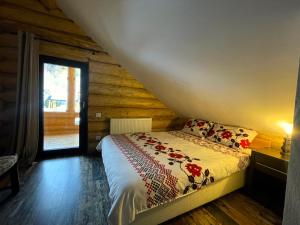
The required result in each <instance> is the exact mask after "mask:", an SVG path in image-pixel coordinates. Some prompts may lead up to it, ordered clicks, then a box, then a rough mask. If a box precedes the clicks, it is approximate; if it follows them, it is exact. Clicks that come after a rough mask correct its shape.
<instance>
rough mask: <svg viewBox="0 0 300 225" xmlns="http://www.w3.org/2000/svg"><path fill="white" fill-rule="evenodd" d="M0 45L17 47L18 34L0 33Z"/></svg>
mask: <svg viewBox="0 0 300 225" xmlns="http://www.w3.org/2000/svg"><path fill="white" fill-rule="evenodd" d="M0 46H1V47H11V48H18V36H17V34H10V33H7V32H5V33H0Z"/></svg>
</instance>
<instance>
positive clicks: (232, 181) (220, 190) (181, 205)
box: [131, 171, 246, 225]
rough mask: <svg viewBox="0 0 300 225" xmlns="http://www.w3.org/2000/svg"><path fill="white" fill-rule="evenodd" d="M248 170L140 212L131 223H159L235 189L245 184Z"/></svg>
mask: <svg viewBox="0 0 300 225" xmlns="http://www.w3.org/2000/svg"><path fill="white" fill-rule="evenodd" d="M245 173H246V171H240V172H237V173H234V174H232V175H231V176H229V177H226V178H224V179H222V180H220V181H217V182H215V183H213V184H210V185H209V186H207V187H204V188H203V189H201V190H199V191H196V192H194V193H192V194H189V195H186V196H182V197H180V198H178V199H176V200H175V201H172V202H170V203H166V204H163V205H160V206H157V207H155V208H152V209H149V210H146V211H144V212H142V213H140V214H138V215H137V216H136V218H135V220H134V222H133V223H131V225H145V224H147V225H157V224H160V223H162V222H165V221H167V220H169V219H172V218H174V217H176V216H179V215H181V214H183V213H186V212H188V211H190V210H192V209H195V208H197V207H199V206H201V205H204V204H206V203H208V202H211V201H213V200H215V199H217V198H220V197H222V196H224V195H226V194H228V193H230V192H232V191H235V190H237V189H239V188H241V187H243V186H244V184H245Z"/></svg>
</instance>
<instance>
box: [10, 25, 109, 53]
mask: <svg viewBox="0 0 300 225" xmlns="http://www.w3.org/2000/svg"><path fill="white" fill-rule="evenodd" d="M8 33H10V34H16V35H17V34H18V32H15V31H10V32H8ZM34 39H35V40H41V41H47V42H50V43H54V44H59V45H65V46H70V47H73V48H79V49H82V50H87V51H90V52H92V53H93V54H95V53H105V54H108V53H107V52H106V51H100V50H95V49H92V48H86V47H81V46H78V45H72V44H67V43H62V42H58V41H51V40H48V39H46V38H42V37H39V36H38V35H37V36H36V37H35V38H34Z"/></svg>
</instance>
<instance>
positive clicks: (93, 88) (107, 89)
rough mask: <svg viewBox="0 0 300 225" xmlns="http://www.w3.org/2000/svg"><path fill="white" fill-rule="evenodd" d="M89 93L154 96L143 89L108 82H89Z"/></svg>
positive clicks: (153, 97) (134, 96) (138, 96)
mask: <svg viewBox="0 0 300 225" xmlns="http://www.w3.org/2000/svg"><path fill="white" fill-rule="evenodd" d="M89 94H100V95H111V96H119V97H123V96H124V97H132V98H150V99H155V96H154V95H152V94H151V93H150V92H148V91H147V90H145V89H141V88H130V87H122V86H116V85H108V84H93V83H91V84H90V85H89Z"/></svg>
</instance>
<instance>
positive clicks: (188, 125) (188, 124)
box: [186, 120, 193, 128]
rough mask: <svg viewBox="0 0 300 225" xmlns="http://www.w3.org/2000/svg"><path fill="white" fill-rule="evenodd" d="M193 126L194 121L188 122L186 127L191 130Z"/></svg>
mask: <svg viewBox="0 0 300 225" xmlns="http://www.w3.org/2000/svg"><path fill="white" fill-rule="evenodd" d="M192 124H193V121H192V120H189V121H187V122H186V126H187V127H189V128H191V127H192Z"/></svg>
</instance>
